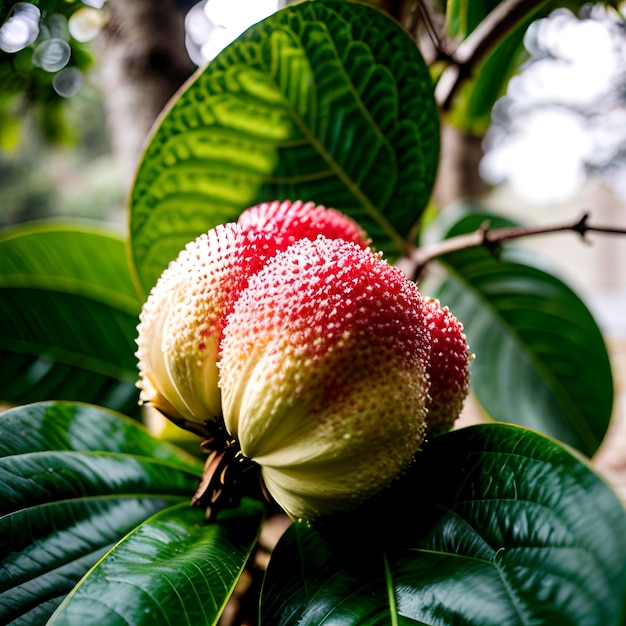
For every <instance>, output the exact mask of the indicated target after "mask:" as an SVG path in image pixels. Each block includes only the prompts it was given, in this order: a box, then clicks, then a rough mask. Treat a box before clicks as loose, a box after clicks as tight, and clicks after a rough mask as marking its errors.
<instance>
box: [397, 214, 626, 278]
mask: <svg viewBox="0 0 626 626" xmlns="http://www.w3.org/2000/svg"><path fill="white" fill-rule="evenodd" d="M560 231H572V232H576V233H578V234H579V235H580V236H581V238H583V239H584V237H585V235H586V234H587V233H590V232H594V233H604V234H609V235H626V228H617V227H612V226H595V225H593V226H592V225H591V224H589V213H585V214H583V216H582V217H581V218H580V219H578V220H576V221H575V222H567V223H565V224H556V225H552V226H539V227H531V228H528V227H524V226H515V227H510V228H494V229H490V228H489V222H488V221H485V222H483V223H482V224H481V226H480V227H479V228H478V229H477V230H475V231H473V232H471V233H465V234H463V235H458V236H456V237H451V238H450V239H445V240H443V241H439V242H437V243H434V244H430V245H428V246H423V247H421V248H415V249H414V250H413V251H412V253H411V255H410V258H409V259H408V260H405V267H404V269H405V271H407V273H408V274H409V275H410V276H413V278H414V280H416V279H417V277H418V276H419V275H420V274H421V272H422V270H423V269H424V268H425V267H426V265H428V263H430V262H431V261H432V260H433V259H436V258H438V257H440V256H443V255H444V254H449V253H450V252H457V251H459V250H465V249H466V248H477V247H479V246H482V247H485V248H487V249H489V250H493V249H494V248H496V247H498V246H499V245H500V244H501V243H503V242H505V241H510V240H511V239H520V238H522V237H531V236H535V235H546V234H550V233H556V232H560ZM408 263H410V265H411V267H410V268H409V267H407V265H408Z"/></svg>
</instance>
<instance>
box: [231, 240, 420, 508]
mask: <svg viewBox="0 0 626 626" xmlns="http://www.w3.org/2000/svg"><path fill="white" fill-rule="evenodd" d="M423 302H424V301H423V298H422V296H421V295H420V293H419V291H418V290H417V287H416V286H415V284H414V283H412V282H411V281H409V280H408V279H407V278H406V277H405V275H404V274H403V273H402V272H401V271H400V270H399V269H397V268H394V267H392V266H390V265H389V264H388V263H386V262H385V261H383V260H382V259H381V258H380V256H379V255H377V254H375V253H374V252H372V251H371V250H369V249H363V248H361V247H359V246H357V245H355V244H354V243H348V242H345V241H342V240H338V239H337V240H330V239H328V238H325V237H322V236H320V237H318V238H317V239H315V240H314V241H310V240H300V241H298V242H296V243H295V244H293V245H292V246H291V247H289V248H288V249H287V250H286V251H285V252H282V253H279V254H277V255H276V256H275V257H274V258H272V259H271V260H270V261H269V262H268V263H267V264H266V265H265V267H264V268H263V269H262V270H261V271H260V272H259V273H258V274H256V275H254V276H252V277H251V279H250V281H249V284H248V287H247V288H246V289H245V290H244V291H243V292H242V293H241V295H240V296H239V298H238V300H237V302H236V303H235V306H234V309H233V312H232V313H231V315H230V316H229V318H228V324H227V325H226V327H225V330H224V339H223V342H222V358H221V362H220V386H221V388H222V399H223V410H224V421H225V425H226V428H227V430H228V431H229V432H230V433H231V435H233V436H234V437H235V438H236V439H237V440H238V442H239V445H240V446H241V451H242V453H243V454H244V455H245V456H246V457H248V458H251V459H252V460H254V461H256V462H257V463H258V464H259V465H260V466H261V468H262V474H263V478H264V482H265V485H266V487H267V489H268V491H269V492H270V493H271V494H272V496H273V497H274V498H275V499H276V501H277V502H278V503H279V504H280V505H281V506H282V507H283V508H284V509H285V510H286V511H287V512H288V513H289V514H290V515H291V516H292V517H294V518H299V517H303V518H308V519H311V518H315V517H319V516H321V515H324V514H328V513H331V512H337V511H340V510H343V509H350V508H353V507H354V506H355V505H356V504H358V503H359V502H361V501H363V500H364V499H366V498H368V497H369V496H371V495H373V494H374V493H376V492H377V491H378V490H380V489H381V488H382V487H384V486H385V485H387V484H388V483H390V482H391V481H392V480H393V478H394V477H395V476H397V475H398V474H399V473H400V472H401V471H402V470H404V469H405V468H406V467H407V466H408V465H409V463H410V462H411V459H412V457H413V455H414V454H415V453H416V452H417V451H418V450H419V448H420V446H421V444H422V442H423V439H424V435H425V415H426V402H427V399H428V395H427V394H428V379H427V375H426V371H425V368H426V363H427V360H428V341H429V339H428V334H427V331H426V326H425V324H424V318H423V312H424V308H423Z"/></svg>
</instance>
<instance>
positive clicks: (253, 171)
mask: <svg viewBox="0 0 626 626" xmlns="http://www.w3.org/2000/svg"><path fill="white" fill-rule="evenodd" d="M432 91H433V87H432V82H431V79H430V75H429V72H428V69H427V67H426V65H425V63H424V61H423V59H422V57H421V55H420V53H419V51H418V49H417V47H416V46H415V44H414V42H413V41H412V39H411V38H410V37H409V36H408V35H407V33H406V32H405V31H404V30H403V29H402V28H401V27H400V26H399V25H398V24H397V23H396V22H394V21H393V20H392V19H390V18H389V17H388V16H386V15H385V14H384V13H382V12H380V11H378V10H377V9H374V8H372V7H369V6H367V5H361V4H356V3H352V2H345V1H344V0H340V1H325V2H304V3H301V4H298V5H295V6H292V7H288V8H285V9H283V10H281V11H279V12H278V13H276V14H274V15H273V16H271V17H269V18H267V19H266V20H264V21H262V22H260V23H259V24H257V25H255V26H253V27H252V28H251V29H249V30H248V31H247V32H246V33H244V35H242V36H241V37H240V38H239V39H237V40H236V41H235V42H234V43H233V44H231V45H230V46H228V48H226V49H225V50H224V51H223V52H222V53H221V54H220V55H219V56H218V57H217V58H216V59H215V60H214V61H213V62H211V63H210V64H209V65H208V67H207V68H206V69H205V70H204V71H202V72H201V73H200V74H199V75H198V76H197V77H196V79H195V80H194V81H193V82H192V83H191V84H189V85H188V86H187V88H186V89H185V90H184V91H183V92H182V93H181V94H180V95H179V97H178V98H177V100H176V101H175V102H174V103H173V105H172V106H171V108H170V109H169V110H168V111H167V113H166V114H165V116H164V117H163V119H162V120H161V123H160V125H159V126H158V128H157V129H156V131H155V132H154V134H153V135H152V138H151V140H150V143H149V145H148V147H147V150H146V153H145V155H144V157H143V160H142V162H141V165H140V167H139V170H138V173H137V178H136V181H135V184H134V187H133V191H132V197H131V219H130V234H131V256H132V258H133V261H134V264H135V268H136V272H137V276H138V281H139V284H140V285H141V287H142V288H143V290H144V291H148V290H149V289H150V288H151V287H152V286H153V285H154V283H155V282H156V280H157V278H158V277H159V275H160V274H161V272H162V271H163V269H164V268H165V266H166V265H167V263H168V262H169V261H170V260H171V259H173V258H174V257H175V256H176V255H177V254H178V252H179V251H180V250H181V249H182V248H183V247H184V245H185V244H186V243H187V242H188V241H190V240H192V239H194V238H195V237H197V236H198V235H199V234H201V233H202V232H205V231H206V230H208V229H209V228H212V227H214V226H215V225H217V224H219V223H223V222H228V221H234V220H236V218H237V217H238V215H239V214H240V213H241V212H242V211H243V210H244V209H246V208H248V207H249V206H252V205H254V204H256V203H259V202H263V201H272V200H276V199H291V200H296V199H300V200H304V201H309V200H310V201H314V202H316V203H318V204H323V205H326V206H331V207H334V208H337V209H340V210H343V211H345V212H346V213H348V214H349V215H351V216H352V217H353V218H355V219H356V220H357V221H359V222H360V224H361V225H362V226H363V228H365V229H366V230H367V231H368V234H369V236H370V237H371V238H372V239H373V241H374V244H375V245H376V246H377V247H378V248H380V249H382V250H384V251H385V253H386V255H387V256H397V255H398V254H400V253H401V252H402V251H403V250H404V247H405V239H406V236H407V234H408V233H409V231H410V230H411V228H412V226H413V225H414V224H415V223H416V222H417V220H418V219H419V217H420V215H421V213H422V211H423V209H424V207H425V206H426V203H427V202H428V199H429V196H430V193H431V189H432V185H433V182H434V176H435V170H436V167H437V161H438V151H439V120H438V113H437V108H436V104H435V101H434V98H433V95H432Z"/></svg>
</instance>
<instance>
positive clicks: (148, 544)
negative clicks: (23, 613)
mask: <svg viewBox="0 0 626 626" xmlns="http://www.w3.org/2000/svg"><path fill="white" fill-rule="evenodd" d="M262 519H263V506H262V504H261V503H260V502H256V501H254V500H244V501H243V502H242V505H241V506H240V507H239V508H238V509H232V510H228V511H222V512H221V513H220V514H219V515H218V516H217V519H216V520H215V521H214V522H211V523H205V521H204V512H203V511H201V510H198V509H191V508H189V507H188V506H185V505H179V506H175V507H172V508H170V509H167V510H165V511H163V512H161V513H158V514H157V515H155V516H154V517H152V518H150V519H149V520H148V521H146V522H145V523H144V524H142V525H141V526H139V527H138V528H137V529H136V530H135V531H133V532H132V533H130V534H129V535H128V536H127V537H126V538H125V539H124V540H123V541H122V542H120V543H119V544H118V545H117V546H116V547H115V548H114V549H113V550H112V551H111V552H110V553H109V554H107V555H106V557H105V558H104V559H102V560H101V561H100V562H99V563H98V564H97V565H96V566H95V567H94V568H93V569H92V570H91V571H90V572H89V574H88V575H87V576H86V577H85V578H84V579H83V580H82V581H81V583H80V584H79V585H78V586H77V587H76V588H75V589H74V590H73V591H72V593H71V594H70V595H69V596H68V597H67V599H66V600H65V602H64V603H63V604H62V605H61V606H60V607H59V609H58V611H57V612H56V613H55V614H54V616H53V617H52V619H51V620H50V622H49V624H54V625H55V626H72V625H76V626H83V625H84V626H87V625H88V624H94V625H98V626H99V625H100V624H108V625H113V624H120V625H122V624H124V625H127V624H133V625H134V626H139V625H142V624H146V625H148V624H174V623H176V624H194V625H199V626H200V625H202V626H204V625H208V624H217V622H218V619H219V616H220V615H221V613H222V610H223V608H224V606H225V604H226V601H227V600H228V598H229V597H230V595H231V594H232V591H233V589H234V586H235V583H236V582H237V580H238V579H239V576H240V574H241V572H242V571H243V568H244V566H245V564H246V562H247V560H248V558H249V556H250V553H251V551H252V548H253V547H254V545H255V543H256V538H257V535H258V532H259V529H260V525H261V521H262Z"/></svg>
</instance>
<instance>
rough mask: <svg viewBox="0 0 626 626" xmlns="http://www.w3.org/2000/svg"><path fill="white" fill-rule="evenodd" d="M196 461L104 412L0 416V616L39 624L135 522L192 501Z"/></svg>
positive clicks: (55, 406)
mask: <svg viewBox="0 0 626 626" xmlns="http://www.w3.org/2000/svg"><path fill="white" fill-rule="evenodd" d="M201 473H202V464H201V463H199V462H198V461H196V460H194V459H193V458H192V457H189V456H187V455H185V453H183V452H179V451H178V450H176V449H175V448H174V447H172V446H170V445H168V444H164V443H162V442H159V441H157V440H155V439H154V438H153V437H151V436H150V435H149V434H148V433H147V432H146V431H145V430H144V429H143V428H142V427H141V426H139V425H138V424H136V423H135V422H133V421H132V420H130V419H128V418H124V417H122V416H120V415H117V414H115V413H113V412H110V411H107V410H105V409H99V408H96V407H91V406H87V405H74V404H69V403H42V404H35V405H28V406H24V407H19V408H16V409H11V410H9V411H6V412H4V413H0V563H1V567H0V623H2V624H14V625H17V624H24V625H26V624H28V625H29V626H35V625H37V624H45V623H46V621H47V619H48V618H49V616H50V614H51V613H52V612H53V611H54V610H55V608H56V607H57V606H58V605H59V603H60V602H61V601H62V600H63V598H64V597H65V595H66V594H67V593H68V592H69V591H70V590H71V589H72V587H73V586H74V585H75V584H76V583H77V582H78V581H79V580H80V578H81V577H82V576H83V575H84V574H85V573H86V572H87V570H88V569H89V568H90V567H92V566H93V565H94V563H96V562H97V561H98V560H99V559H100V558H101V557H102V556H103V555H104V554H105V553H106V552H107V551H108V550H109V549H110V548H111V547H112V546H113V545H114V544H115V543H117V542H118V541H119V540H120V539H121V538H122V537H123V536H124V535H125V534H126V533H127V532H129V531H131V530H132V529H133V528H135V527H136V526H137V524H139V523H141V522H143V521H144V520H145V519H146V518H148V517H150V516H151V515H153V514H154V513H155V512H157V511H160V510H161V509H164V508H168V507H171V506H172V505H174V504H178V503H183V504H184V505H185V506H188V505H189V502H190V499H191V496H192V495H193V493H194V491H195V489H196V487H197V484H198V480H199V476H200V475H201Z"/></svg>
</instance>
